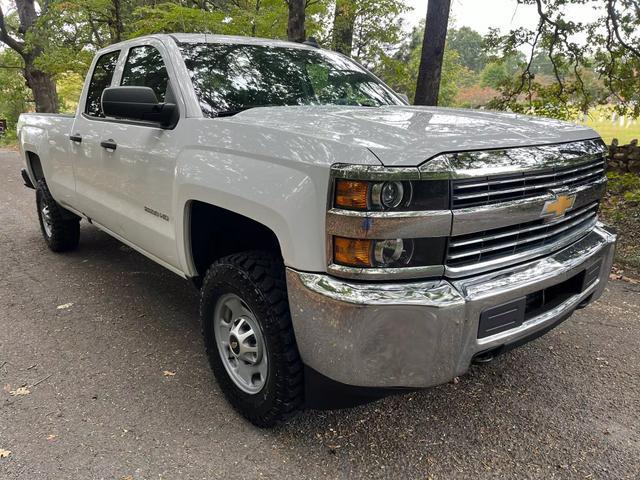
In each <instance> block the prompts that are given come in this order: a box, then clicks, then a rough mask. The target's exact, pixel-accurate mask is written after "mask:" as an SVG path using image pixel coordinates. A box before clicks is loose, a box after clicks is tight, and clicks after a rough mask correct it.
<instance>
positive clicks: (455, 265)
mask: <svg viewBox="0 0 640 480" xmlns="http://www.w3.org/2000/svg"><path fill="white" fill-rule="evenodd" d="M18 135H19V140H20V148H21V152H22V155H23V157H24V161H25V164H26V168H25V170H24V171H23V178H24V180H25V184H26V185H27V186H31V187H34V188H35V190H36V203H37V209H38V213H39V218H40V225H41V227H42V233H43V235H44V238H45V240H46V242H47V244H48V245H49V247H50V248H51V250H53V251H55V252H60V251H65V250H70V249H73V248H75V247H76V246H77V245H78V240H79V233H80V229H79V222H80V220H81V219H84V220H86V221H87V222H89V223H90V224H92V225H95V226H96V227H98V228H100V229H102V230H104V231H105V232H107V233H108V234H110V235H113V236H114V237H115V238H117V239H119V240H120V241H122V242H124V243H125V244H127V245H129V246H131V247H132V248H134V249H136V250H138V251H139V252H141V253H143V254H144V255H146V256H148V257H149V258H151V259H152V260H154V261H156V262H158V263H159V264H161V265H163V266H165V267H166V268H168V269H169V270H171V271H173V272H175V273H177V274H178V275H180V276H182V277H184V278H186V279H192V280H193V281H194V283H195V284H196V285H197V286H198V287H199V288H200V290H201V304H200V316H201V321H202V330H203V334H204V342H205V346H206V351H207V354H208V357H209V361H210V363H211V367H212V368H213V371H214V373H215V376H216V378H217V380H218V382H219V385H220V387H221V389H222V390H223V391H224V393H225V394H226V396H227V398H228V399H229V401H230V402H231V403H232V404H233V405H234V407H235V408H237V409H238V410H239V411H240V412H241V413H242V414H243V415H245V416H246V417H247V418H248V419H249V420H250V421H252V422H253V423H255V424H256V425H259V426H264V427H268V426H272V425H274V424H276V423H278V422H280V421H282V420H284V419H285V418H287V417H288V416H289V415H290V414H291V413H293V412H294V411H296V410H297V409H298V408H300V407H302V406H305V405H306V406H308V407H312V408H318V407H320V406H325V407H331V408H335V407H340V406H346V405H349V404H354V403H356V402H360V401H366V400H368V399H372V398H378V397H380V396H382V395H385V394H387V393H390V392H395V391H399V390H406V389H415V388H421V387H428V386H432V385H437V384H441V383H444V382H447V381H450V380H451V379H453V378H454V377H456V376H459V375H461V374H463V373H464V372H465V371H466V370H467V369H468V368H469V366H470V364H471V363H472V362H474V361H487V360H489V359H491V358H492V357H493V356H495V355H497V354H499V353H501V352H504V351H506V350H508V349H510V348H512V347H514V346H517V345H519V344H522V343H524V342H527V341H529V340H531V339H532V338H535V337H536V336H539V335H541V334H542V333H544V332H546V331H548V330H549V329H551V328H552V327H554V326H555V325H557V324H558V323H559V322H561V321H563V320H564V319H566V318H567V317H569V316H570V315H571V313H572V312H573V311H574V310H576V309H578V308H582V307H584V306H585V305H587V304H588V303H589V302H591V301H593V300H594V299H596V298H598V297H599V296H600V295H601V293H602V291H603V289H604V288H605V284H606V281H607V278H608V273H609V270H610V267H611V263H612V260H613V252H614V246H615V235H614V234H613V233H611V232H609V231H608V230H607V229H605V227H604V226H603V225H602V224H600V223H599V222H598V219H597V213H598V207H599V202H600V200H601V198H602V195H603V193H604V190H605V185H606V177H605V162H606V154H607V149H606V147H605V144H604V143H603V142H602V140H601V139H600V138H599V137H598V135H597V134H596V133H595V132H594V131H592V130H590V129H588V128H584V127H579V126H576V125H571V124H569V123H564V122H559V121H554V120H545V119H541V118H529V117H524V116H521V115H515V114H508V113H491V112H484V111H467V110H453V109H445V108H423V107H412V106H409V105H407V104H406V102H405V101H404V100H403V99H402V98H401V97H400V96H398V95H397V94H395V93H394V92H393V91H392V90H391V89H389V88H388V87H387V86H385V85H384V84H383V83H382V82H381V81H380V80H379V79H377V78H376V77H375V76H373V75H372V74H371V73H369V72H368V71H366V70H365V69H363V68H362V67H361V66H359V65H358V64H356V63H354V62H353V61H351V60H350V59H348V58H346V57H344V56H341V55H339V54H337V53H333V52H330V51H326V50H323V49H320V48H317V47H316V46H313V45H300V44H293V43H287V42H280V41H272V40H259V39H251V38H235V37H222V36H212V35H186V34H176V35H153V36H147V37H142V38H137V39H135V40H131V41H127V42H123V43H119V44H116V45H112V46H110V47H108V48H106V49H104V50H101V51H100V52H98V53H97V55H96V57H95V60H94V61H93V64H92V66H91V70H90V74H89V75H88V77H87V80H86V82H85V85H84V88H83V91H82V96H81V98H80V102H79V106H78V110H77V112H76V115H75V116H64V115H45V114H25V115H22V116H21V117H20V121H19V125H18Z"/></svg>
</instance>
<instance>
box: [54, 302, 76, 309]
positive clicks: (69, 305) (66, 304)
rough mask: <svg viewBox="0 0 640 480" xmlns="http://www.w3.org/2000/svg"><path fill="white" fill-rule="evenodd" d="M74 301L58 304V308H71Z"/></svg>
mask: <svg viewBox="0 0 640 480" xmlns="http://www.w3.org/2000/svg"><path fill="white" fill-rule="evenodd" d="M72 306H73V303H63V304H62V305H58V306H57V307H56V308H57V309H58V310H66V309H67V308H71V307H72Z"/></svg>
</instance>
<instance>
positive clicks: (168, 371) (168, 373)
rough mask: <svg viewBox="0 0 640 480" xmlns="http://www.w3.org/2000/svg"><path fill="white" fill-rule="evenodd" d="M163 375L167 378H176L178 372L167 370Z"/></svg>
mask: <svg viewBox="0 0 640 480" xmlns="http://www.w3.org/2000/svg"><path fill="white" fill-rule="evenodd" d="M162 374H163V375H164V376H165V377H175V376H176V372H172V371H171V370H165V371H164V372H162Z"/></svg>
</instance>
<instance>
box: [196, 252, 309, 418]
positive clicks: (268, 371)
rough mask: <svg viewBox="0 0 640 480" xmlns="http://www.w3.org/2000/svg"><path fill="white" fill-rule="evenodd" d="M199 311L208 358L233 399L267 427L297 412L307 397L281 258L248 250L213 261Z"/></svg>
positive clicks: (222, 387)
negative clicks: (304, 396) (304, 397)
mask: <svg viewBox="0 0 640 480" xmlns="http://www.w3.org/2000/svg"><path fill="white" fill-rule="evenodd" d="M200 317H201V321H202V332H203V336H204V342H205V347H206V351H207V356H208V358H209V363H210V365H211V368H212V369H213V373H214V375H215V377H216V379H217V381H218V384H219V385H220V388H221V389H222V391H223V393H224V394H225V396H226V398H227V399H228V401H229V402H230V403H231V405H233V407H234V408H235V409H236V410H237V411H238V412H240V413H241V414H242V415H243V416H244V417H245V418H247V419H248V420H249V421H250V422H251V423H253V424H254V425H256V426H258V427H263V428H269V427H273V426H275V425H277V424H279V423H281V422H283V421H285V420H286V419H287V418H288V417H290V416H291V415H292V414H293V413H295V411H296V410H297V409H298V408H299V407H300V406H301V405H302V403H303V395H304V388H303V368H302V361H301V360H300V356H299V354H298V349H297V346H296V342H295V337H294V334H293V326H292V324H291V315H290V313H289V304H288V300H287V291H286V281H285V277H284V266H283V263H282V260H281V259H279V258H276V257H275V256H274V255H272V254H270V253H268V252H246V253H240V254H236V255H230V256H228V257H225V258H222V259H220V260H218V261H216V262H215V263H213V264H212V265H211V267H210V268H209V270H208V271H207V275H206V276H205V279H204V282H203V286H202V291H201V301H200Z"/></svg>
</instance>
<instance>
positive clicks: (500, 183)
mask: <svg viewBox="0 0 640 480" xmlns="http://www.w3.org/2000/svg"><path fill="white" fill-rule="evenodd" d="M604 175H605V160H604V157H602V158H598V159H596V160H592V161H589V162H585V163H581V164H576V165H572V166H570V167H562V168H552V169H548V170H536V171H535V172H525V173H518V174H516V175H495V176H490V177H484V178H483V177H476V178H473V179H464V180H454V181H453V182H452V198H451V204H452V208H453V209H459V208H467V207H476V206H482V205H492V204H496V203H501V202H508V201H511V200H519V199H523V198H530V197H535V196H538V195H541V194H544V193H547V192H548V191H549V189H552V188H561V187H579V186H582V185H587V184H590V183H592V182H595V181H597V180H598V179H600V178H602V177H604Z"/></svg>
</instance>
